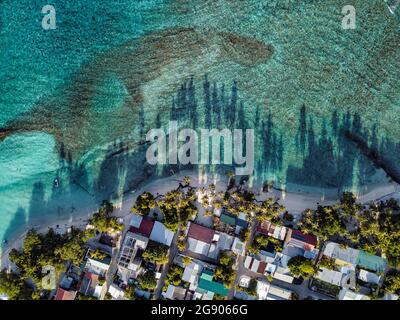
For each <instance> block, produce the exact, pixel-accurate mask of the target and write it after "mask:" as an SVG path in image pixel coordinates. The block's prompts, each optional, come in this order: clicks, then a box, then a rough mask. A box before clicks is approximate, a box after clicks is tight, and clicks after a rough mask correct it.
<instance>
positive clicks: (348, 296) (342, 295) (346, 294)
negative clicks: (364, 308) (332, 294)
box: [338, 289, 370, 300]
mask: <svg viewBox="0 0 400 320" xmlns="http://www.w3.org/2000/svg"><path fill="white" fill-rule="evenodd" d="M338 299H339V300H370V298H369V297H368V296H366V295H363V294H361V293H356V292H354V291H352V290H349V289H342V290H340V292H339V296H338Z"/></svg>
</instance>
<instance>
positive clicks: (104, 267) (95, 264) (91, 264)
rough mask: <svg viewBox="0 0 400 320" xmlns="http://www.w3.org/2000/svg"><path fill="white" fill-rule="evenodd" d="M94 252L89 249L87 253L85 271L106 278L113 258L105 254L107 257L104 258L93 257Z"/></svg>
mask: <svg viewBox="0 0 400 320" xmlns="http://www.w3.org/2000/svg"><path fill="white" fill-rule="evenodd" d="M92 252H93V250H92V249H89V250H88V251H87V253H86V257H85V259H86V264H85V267H84V271H85V272H88V273H91V274H95V275H98V276H100V277H105V275H106V273H107V271H108V269H109V268H110V263H111V256H110V255H109V254H107V253H105V252H102V253H103V254H104V255H105V256H104V258H96V257H93V256H91V253H92Z"/></svg>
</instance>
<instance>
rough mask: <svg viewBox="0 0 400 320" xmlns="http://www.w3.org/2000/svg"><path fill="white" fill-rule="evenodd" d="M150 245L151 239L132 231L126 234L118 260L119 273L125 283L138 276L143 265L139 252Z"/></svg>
mask: <svg viewBox="0 0 400 320" xmlns="http://www.w3.org/2000/svg"><path fill="white" fill-rule="evenodd" d="M148 243H149V239H148V238H146V237H145V236H142V235H140V234H138V233H132V232H130V231H128V232H127V233H126V236H125V239H124V242H123V244H122V247H121V251H120V255H119V258H118V271H119V275H120V277H121V279H122V280H123V281H124V282H128V279H129V278H131V277H133V278H136V277H137V276H138V273H139V270H140V266H141V264H142V259H141V258H140V256H139V252H141V251H144V250H145V249H146V248H147V245H148Z"/></svg>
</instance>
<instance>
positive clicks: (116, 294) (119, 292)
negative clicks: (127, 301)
mask: <svg viewBox="0 0 400 320" xmlns="http://www.w3.org/2000/svg"><path fill="white" fill-rule="evenodd" d="M108 293H109V294H110V295H111V297H112V298H113V299H114V300H123V299H124V297H125V292H124V290H123V289H122V288H120V287H118V286H117V285H115V284H114V283H112V284H111V285H110V287H109V288H108Z"/></svg>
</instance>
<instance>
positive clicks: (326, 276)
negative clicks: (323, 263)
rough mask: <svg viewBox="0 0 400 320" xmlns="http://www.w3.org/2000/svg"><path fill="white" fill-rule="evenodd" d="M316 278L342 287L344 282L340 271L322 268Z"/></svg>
mask: <svg viewBox="0 0 400 320" xmlns="http://www.w3.org/2000/svg"><path fill="white" fill-rule="evenodd" d="M315 278H316V279H318V280H321V281H323V282H326V283H329V284H332V285H335V286H338V287H340V286H341V283H342V278H343V274H342V273H341V272H338V271H334V270H329V269H326V268H320V269H319V271H318V273H317V274H316V275H315Z"/></svg>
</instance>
